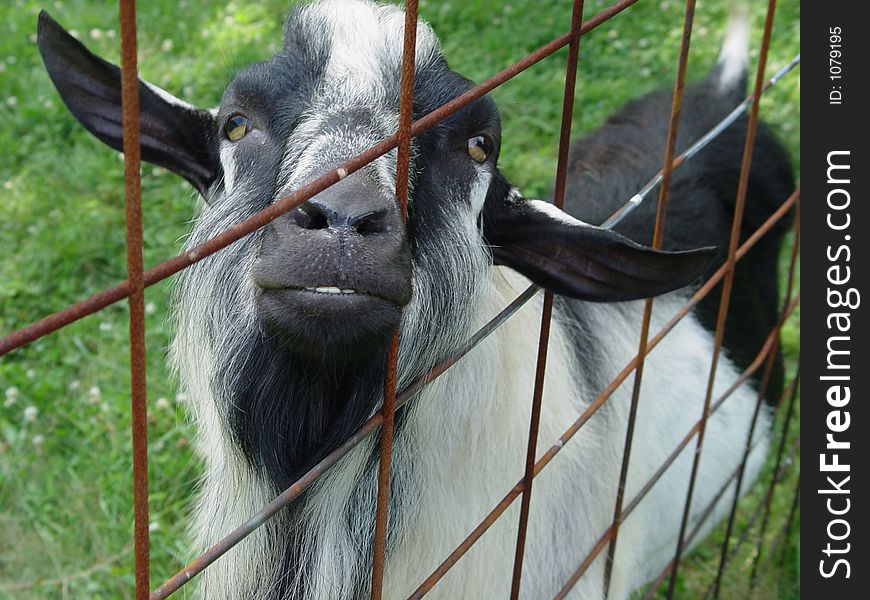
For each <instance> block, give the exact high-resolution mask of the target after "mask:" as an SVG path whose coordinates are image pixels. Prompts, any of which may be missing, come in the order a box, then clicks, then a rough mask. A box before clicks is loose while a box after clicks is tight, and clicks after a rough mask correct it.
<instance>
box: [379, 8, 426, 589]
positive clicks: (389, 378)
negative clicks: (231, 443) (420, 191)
mask: <svg viewBox="0 0 870 600" xmlns="http://www.w3.org/2000/svg"><path fill="white" fill-rule="evenodd" d="M417 12H418V11H417V0H406V2H405V31H404V38H405V39H404V47H403V48H402V79H401V83H400V86H401V93H400V94H399V131H398V133H397V135H398V144H399V145H398V150H397V158H396V200H397V202H398V204H399V209H400V211H401V213H402V221H404V222H407V220H408V177H409V174H410V163H411V123H412V121H413V119H414V65H415V58H416V50H417ZM398 363H399V332H396V333H395V334H394V335H393V339H392V341H391V342H390V347H389V350H388V351H387V364H386V374H385V376H384V405H383V408H382V411H381V414H382V415H383V423H382V424H381V448H380V457H379V462H378V496H377V503H376V507H375V511H376V512H375V538H374V549H373V552H374V556H373V557H372V585H371V598H372V600H381V596H382V595H383V588H384V563H385V562H386V558H387V522H388V518H389V515H388V512H389V506H390V468H391V464H392V460H393V434H394V433H395V416H396V379H397V376H398V375H397V373H398Z"/></svg>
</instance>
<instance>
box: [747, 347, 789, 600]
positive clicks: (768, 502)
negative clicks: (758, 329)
mask: <svg viewBox="0 0 870 600" xmlns="http://www.w3.org/2000/svg"><path fill="white" fill-rule="evenodd" d="M798 365H800V361H798ZM799 379H800V368H798V376H797V377H795V380H794V386H792V390H791V392H790V394H789V400H788V408H786V412H785V422H784V424H783V426H782V435H781V437H780V440H779V446H778V447H777V451H776V462H775V463H774V466H773V472H774V473H776V472H778V471H779V468H780V466H781V465H782V460H783V455H784V452H785V444H786V439H787V437H788V432H789V429H790V427H791V420H792V416H793V415H794V408H795V404H796V402H795V400H796V399H797V394H798V381H799ZM775 488H776V484H775V483H774V482H773V481H771V482H770V484H769V485H768V487H767V492H766V493H765V495H764V514H763V515H762V518H761V526H760V527H759V531H758V544H756V546H757V550H756V553H755V558H754V559H753V561H752V571H751V572H750V574H749V587H750V589H753V588H754V587H755V583H756V581H757V577H758V573H759V562H760V560H761V547H762V544H763V542H764V535H765V533H766V532H767V526H768V524H769V522H770V509H771V507H772V505H773V494H774V491H775Z"/></svg>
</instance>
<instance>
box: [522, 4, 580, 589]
mask: <svg viewBox="0 0 870 600" xmlns="http://www.w3.org/2000/svg"><path fill="white" fill-rule="evenodd" d="M582 22H583V0H574V3H573V6H572V9H571V29H570V35H571V39H570V42H569V43H568V60H567V66H566V71H565V92H564V94H563V96H562V126H561V130H560V132H559V154H558V160H557V166H556V184H555V189H554V192H553V204H555V206H556V207H558V208H562V206H563V205H564V204H565V186H566V181H567V178H568V151H569V148H570V145H571V123H572V122H573V119H574V90H575V87H576V83H577V67H578V61H579V54H580V25H581V23H582ZM552 316H553V292H551V291H550V290H546V291H545V293H544V304H543V310H542V313H541V331H540V336H539V339H538V358H537V366H536V372H535V386H534V393H533V396H532V414H531V418H530V420H529V440H528V447H527V449H526V467H525V473H524V475H523V492H522V499H521V501H520V502H521V503H520V519H519V525H518V527H517V547H516V553H515V555H514V569H513V577H512V580H511V600H518V599H519V597H520V586H521V583H522V575H523V555H524V553H525V548H526V533H527V531H528V525H529V511H530V509H531V502H532V484H533V482H534V478H535V458H536V452H537V447H538V433H539V430H540V424H541V406H542V404H543V396H544V378H545V376H546V370H547V351H548V348H549V341H550V323H551V320H552Z"/></svg>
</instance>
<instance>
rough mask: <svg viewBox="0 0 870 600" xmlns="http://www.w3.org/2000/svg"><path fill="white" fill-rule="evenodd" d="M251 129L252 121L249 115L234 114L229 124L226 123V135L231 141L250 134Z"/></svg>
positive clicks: (236, 140)
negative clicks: (248, 117)
mask: <svg viewBox="0 0 870 600" xmlns="http://www.w3.org/2000/svg"><path fill="white" fill-rule="evenodd" d="M250 129H251V122H250V121H249V120H248V119H247V117H243V116H242V115H234V116H232V117H230V119H229V120H228V121H227V124H226V125H224V135H225V136H227V139H228V140H229V141H231V142H238V141H239V140H240V139H242V138H243V137H245V136H246V135H247V134H248V131H250Z"/></svg>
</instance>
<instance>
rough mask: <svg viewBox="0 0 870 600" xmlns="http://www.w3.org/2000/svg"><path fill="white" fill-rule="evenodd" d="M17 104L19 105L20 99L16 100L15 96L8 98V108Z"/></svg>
mask: <svg viewBox="0 0 870 600" xmlns="http://www.w3.org/2000/svg"><path fill="white" fill-rule="evenodd" d="M17 104H18V98H16V97H15V96H9V97H8V98H6V105H7V106H16V105H17Z"/></svg>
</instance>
